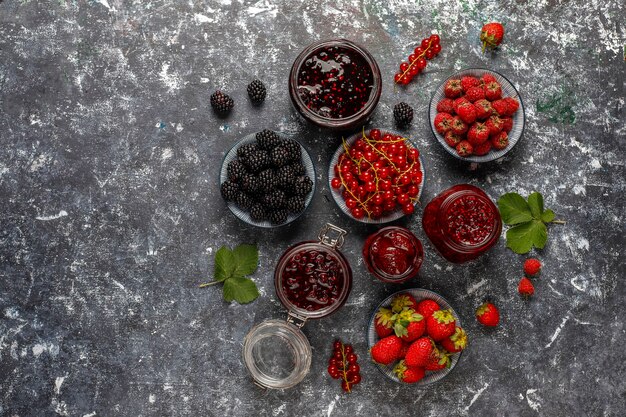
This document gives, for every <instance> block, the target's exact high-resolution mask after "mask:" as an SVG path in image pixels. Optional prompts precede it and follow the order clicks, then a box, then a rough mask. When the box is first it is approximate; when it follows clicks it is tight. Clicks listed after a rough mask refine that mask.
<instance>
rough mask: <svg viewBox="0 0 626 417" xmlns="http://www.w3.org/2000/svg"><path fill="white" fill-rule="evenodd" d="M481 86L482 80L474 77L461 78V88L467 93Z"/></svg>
mask: <svg viewBox="0 0 626 417" xmlns="http://www.w3.org/2000/svg"><path fill="white" fill-rule="evenodd" d="M479 85H480V80H479V79H478V78H476V77H472V76H469V75H467V76H465V77H461V87H462V88H463V91H467V90H469V89H470V88H472V87H478V86H479Z"/></svg>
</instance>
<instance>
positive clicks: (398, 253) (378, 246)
mask: <svg viewBox="0 0 626 417" xmlns="http://www.w3.org/2000/svg"><path fill="white" fill-rule="evenodd" d="M363 259H364V260H365V264H366V265H367V269H368V270H369V271H370V272H371V273H372V274H374V276H375V277H376V278H378V279H379V280H381V281H383V282H389V283H396V284H399V283H402V282H405V281H407V280H409V279H410V278H412V277H414V276H415V275H416V274H417V272H418V271H419V269H420V266H422V261H423V259H424V250H423V248H422V243H421V242H420V241H419V239H418V238H417V237H415V235H414V234H413V233H411V231H410V230H408V229H405V228H404V227H399V226H389V227H384V228H382V229H380V230H379V231H378V232H376V233H374V234H372V235H370V236H369V237H368V238H367V239H366V240H365V244H364V245H363Z"/></svg>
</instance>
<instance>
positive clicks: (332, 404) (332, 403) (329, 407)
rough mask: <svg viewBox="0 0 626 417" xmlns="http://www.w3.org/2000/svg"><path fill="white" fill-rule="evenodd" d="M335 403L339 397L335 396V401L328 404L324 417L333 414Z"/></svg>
mask: <svg viewBox="0 0 626 417" xmlns="http://www.w3.org/2000/svg"><path fill="white" fill-rule="evenodd" d="M337 401H339V395H335V399H334V400H332V401H331V402H330V404H328V410H327V411H326V417H330V415H331V414H332V413H333V410H334V409H335V404H336V403H337Z"/></svg>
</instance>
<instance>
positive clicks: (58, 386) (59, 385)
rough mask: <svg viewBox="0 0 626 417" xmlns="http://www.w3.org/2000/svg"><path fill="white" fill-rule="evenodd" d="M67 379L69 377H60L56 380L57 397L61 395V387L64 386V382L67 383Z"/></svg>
mask: <svg viewBox="0 0 626 417" xmlns="http://www.w3.org/2000/svg"><path fill="white" fill-rule="evenodd" d="M65 378H67V376H58V377H57V378H56V379H55V380H54V393H55V394H56V395H59V394H60V393H61V385H63V382H64V381H65Z"/></svg>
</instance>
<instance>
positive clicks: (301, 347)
mask: <svg viewBox="0 0 626 417" xmlns="http://www.w3.org/2000/svg"><path fill="white" fill-rule="evenodd" d="M345 236H346V231H345V230H343V229H340V228H338V227H337V226H334V225H331V224H327V225H326V226H324V228H322V230H321V231H320V233H319V236H318V240H317V241H306V242H301V243H298V244H296V245H294V246H292V247H290V248H289V249H287V251H285V253H284V254H283V255H282V256H281V257H280V259H279V260H278V264H277V266H276V269H275V271H274V285H275V287H276V294H277V295H278V298H279V299H280V301H281V303H282V304H283V305H284V306H285V307H286V308H287V311H288V313H287V320H286V321H285V320H277V319H275V320H267V321H264V322H262V323H260V324H257V325H256V326H254V327H253V328H252V329H251V330H250V331H249V332H248V334H247V335H246V337H245V339H244V343H243V358H244V362H245V364H246V367H247V368H248V370H249V371H250V374H251V376H252V378H253V380H254V382H255V383H256V384H257V385H259V386H260V387H263V388H272V389H285V388H290V387H293V386H294V385H296V384H298V383H300V381H302V379H304V377H305V376H306V375H307V373H308V371H309V368H310V366H311V358H312V351H311V345H310V343H309V341H308V339H307V338H306V336H305V335H304V333H302V330H301V328H302V326H304V324H305V323H306V321H307V320H308V319H319V318H322V317H326V316H328V315H330V314H332V313H334V312H335V311H337V310H338V309H339V308H341V307H342V306H343V305H344V304H345V302H346V300H347V298H348V295H349V294H350V290H351V289H352V269H351V268H350V264H349V263H348V261H347V259H346V258H345V257H344V256H343V254H342V253H341V252H340V251H339V249H340V248H341V246H342V245H343V243H344V238H345Z"/></svg>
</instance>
